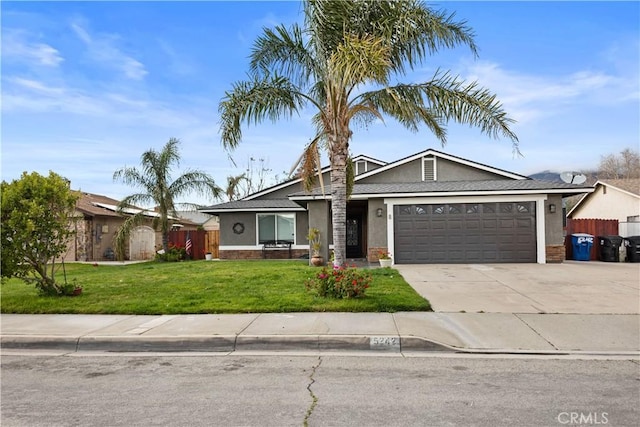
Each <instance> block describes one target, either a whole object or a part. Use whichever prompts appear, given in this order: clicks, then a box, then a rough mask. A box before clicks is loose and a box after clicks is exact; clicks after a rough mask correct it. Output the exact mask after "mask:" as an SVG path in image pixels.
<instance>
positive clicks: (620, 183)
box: [594, 178, 640, 197]
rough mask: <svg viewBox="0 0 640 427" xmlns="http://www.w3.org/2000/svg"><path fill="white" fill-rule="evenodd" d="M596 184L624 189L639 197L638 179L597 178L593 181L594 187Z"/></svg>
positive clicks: (639, 184)
mask: <svg viewBox="0 0 640 427" xmlns="http://www.w3.org/2000/svg"><path fill="white" fill-rule="evenodd" d="M598 184H601V185H606V186H607V187H613V188H615V189H616V190H620V191H624V192H625V193H629V194H631V195H632V196H636V197H640V179H637V178H636V179H606V180H599V181H598V182H596V183H595V185H594V187H595V186H596V185H598Z"/></svg>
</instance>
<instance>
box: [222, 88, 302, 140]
mask: <svg viewBox="0 0 640 427" xmlns="http://www.w3.org/2000/svg"><path fill="white" fill-rule="evenodd" d="M305 100H309V99H308V97H306V96H305V95H304V94H302V93H301V92H299V91H298V88H297V87H296V86H295V85H294V84H292V83H291V81H290V80H288V79H287V78H285V77H281V76H277V75H274V76H270V75H268V76H266V77H264V78H260V79H258V78H256V79H254V80H252V81H241V82H237V83H235V84H234V85H233V89H232V90H231V91H230V92H226V93H225V96H224V98H223V99H222V101H221V102H220V106H219V109H218V110H219V112H220V133H221V137H222V143H223V145H224V147H225V148H228V149H234V148H235V147H236V146H237V145H238V144H239V143H240V140H241V139H242V130H241V123H242V122H246V123H247V124H251V123H253V124H257V123H259V122H261V121H262V120H264V119H269V120H271V121H273V122H275V121H277V120H279V119H280V118H281V117H283V116H291V115H293V114H294V113H295V112H298V111H299V109H300V108H301V107H302V105H303V104H304V102H305Z"/></svg>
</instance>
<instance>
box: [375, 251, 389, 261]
mask: <svg viewBox="0 0 640 427" xmlns="http://www.w3.org/2000/svg"><path fill="white" fill-rule="evenodd" d="M378 259H391V254H390V253H389V252H387V251H380V252H378Z"/></svg>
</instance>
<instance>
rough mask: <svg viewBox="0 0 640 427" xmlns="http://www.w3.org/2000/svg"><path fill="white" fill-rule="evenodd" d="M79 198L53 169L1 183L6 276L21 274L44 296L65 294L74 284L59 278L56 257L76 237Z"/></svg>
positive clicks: (65, 249) (4, 270) (3, 265)
mask: <svg viewBox="0 0 640 427" xmlns="http://www.w3.org/2000/svg"><path fill="white" fill-rule="evenodd" d="M76 200H77V196H76V195H74V194H73V192H72V191H71V190H70V189H69V183H68V181H67V180H66V179H64V178H62V177H61V176H60V175H57V174H55V173H53V172H49V176H48V177H45V176H42V175H40V174H38V173H36V172H32V173H31V174H27V173H26V172H25V173H23V174H22V176H21V177H20V179H18V180H14V181H12V182H10V183H7V182H5V181H2V232H1V236H2V237H1V240H2V270H1V273H2V277H3V278H5V277H19V278H21V279H23V280H24V281H25V282H27V283H29V284H31V283H33V284H35V286H36V288H38V290H39V291H40V292H41V293H43V294H46V295H67V294H69V293H71V291H72V290H73V286H72V285H69V284H67V283H64V284H63V283H59V282H57V281H56V277H55V273H56V265H55V260H56V258H58V257H59V256H60V255H62V254H64V253H65V252H66V251H67V249H68V246H69V244H70V240H69V238H70V237H71V236H72V235H73V223H72V221H73V220H74V208H75V204H76Z"/></svg>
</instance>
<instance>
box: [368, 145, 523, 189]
mask: <svg viewBox="0 0 640 427" xmlns="http://www.w3.org/2000/svg"><path fill="white" fill-rule="evenodd" d="M425 156H434V157H440V158H442V159H446V160H450V161H452V162H456V163H460V164H463V165H465V166H471V167H473V168H476V169H480V170H483V171H487V172H491V173H494V174H497V175H501V176H504V177H505V178H511V179H529V178H528V177H526V176H524V175H519V174H517V173H513V172H509V171H506V170H503V169H498V168H494V167H493V166H489V165H485V164H482V163H478V162H473V161H471V160H467V159H463V158H462V157H457V156H453V155H451V154H447V153H443V152H441V151H437V150H434V149H432V148H429V149H427V150H425V151H422V152H420V153H416V154H412V155H410V156H408V157H405V158H403V159H400V160H396V161H395V162H391V163H387V164H386V165H384V166H381V167H379V168H377V169H374V170H372V171H369V172H365V173H361V174H360V175H357V176H356V177H355V181H359V180H361V179H364V178H368V177H370V176H372V175H376V174H379V173H381V172H384V171H387V170H389V169H393V168H395V167H398V166H401V165H404V164H406V163H409V162H413V161H414V160H417V159H420V158H422V157H425Z"/></svg>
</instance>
